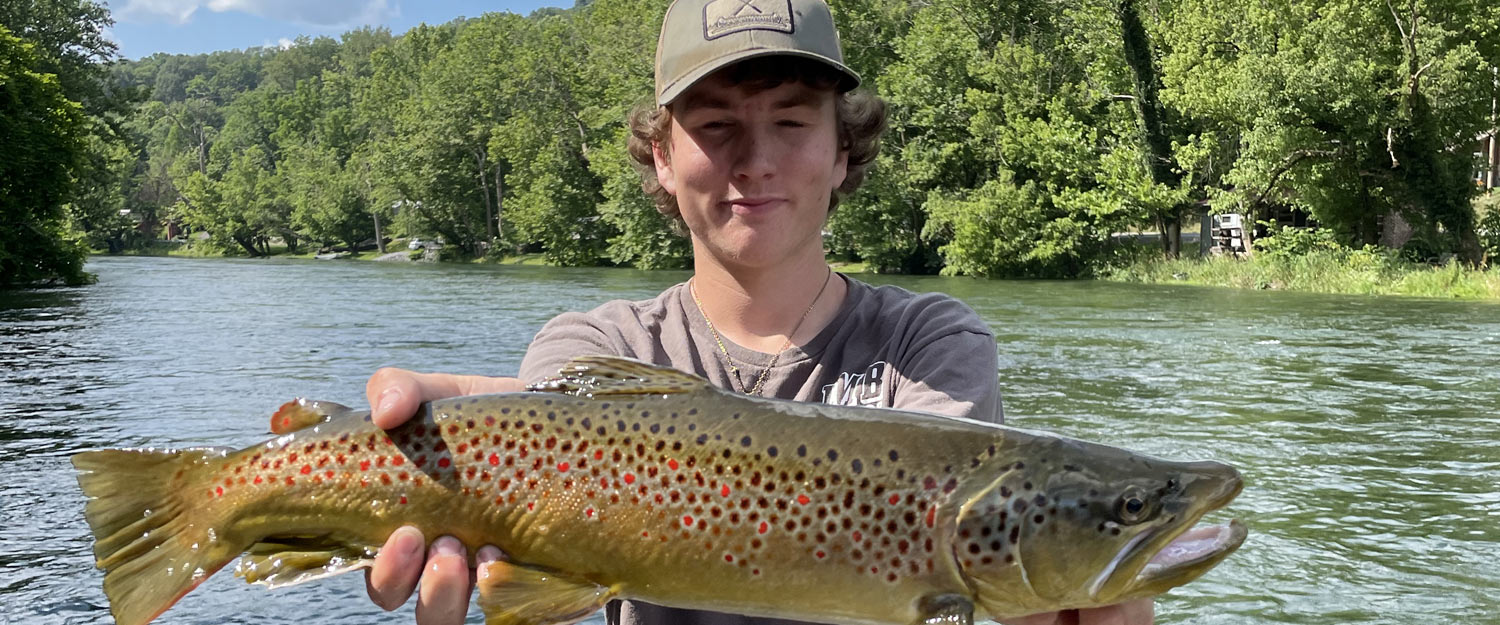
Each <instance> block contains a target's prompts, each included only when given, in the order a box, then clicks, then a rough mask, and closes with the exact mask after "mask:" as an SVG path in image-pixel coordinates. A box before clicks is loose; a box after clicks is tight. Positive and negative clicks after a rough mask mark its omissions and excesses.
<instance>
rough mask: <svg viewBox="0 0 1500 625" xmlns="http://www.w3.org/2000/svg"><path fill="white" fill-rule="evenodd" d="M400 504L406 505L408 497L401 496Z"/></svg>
mask: <svg viewBox="0 0 1500 625" xmlns="http://www.w3.org/2000/svg"><path fill="white" fill-rule="evenodd" d="M400 502H401V503H406V495H402V496H401V499H400Z"/></svg>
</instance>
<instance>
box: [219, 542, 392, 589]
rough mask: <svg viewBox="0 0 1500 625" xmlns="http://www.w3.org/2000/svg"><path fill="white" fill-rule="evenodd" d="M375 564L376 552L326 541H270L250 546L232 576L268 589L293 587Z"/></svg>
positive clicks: (369, 548)
mask: <svg viewBox="0 0 1500 625" xmlns="http://www.w3.org/2000/svg"><path fill="white" fill-rule="evenodd" d="M374 562H375V549H374V548H372V547H361V546H358V545H351V544H348V543H343V542H338V541H334V540H331V539H328V538H314V539H303V538H285V539H276V538H269V539H265V540H262V541H261V542H258V543H255V544H254V545H251V546H250V549H248V550H247V551H246V552H245V555H244V556H242V557H241V558H240V563H239V564H238V565H237V566H235V567H234V574H235V575H236V576H238V577H241V578H244V580H245V581H247V582H250V583H252V584H262V585H264V586H266V587H267V588H281V587H282V586H295V585H297V584H301V583H303V582H310V581H313V580H315V579H323V578H325V577H332V576H334V575H338V574H340V573H347V572H349V571H353V570H355V569H362V568H367V567H369V566H370V565H371V564H374Z"/></svg>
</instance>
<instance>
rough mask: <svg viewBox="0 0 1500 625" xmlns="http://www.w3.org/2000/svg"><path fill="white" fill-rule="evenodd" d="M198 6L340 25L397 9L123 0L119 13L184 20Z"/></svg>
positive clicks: (322, 1)
mask: <svg viewBox="0 0 1500 625" xmlns="http://www.w3.org/2000/svg"><path fill="white" fill-rule="evenodd" d="M199 9H207V10H209V11H213V12H215V13H226V12H230V11H234V12H238V13H247V14H250V15H254V16H257V17H264V18H266V19H270V20H276V21H281V22H292V23H295V24H303V25H310V26H327V27H340V28H347V27H353V26H362V25H365V24H382V23H385V22H386V20H388V19H390V18H392V17H395V16H396V15H397V14H399V12H400V10H399V8H398V7H395V6H392V5H391V3H390V2H389V1H388V0H315V1H308V0H126V3H125V7H124V8H122V9H120V12H119V16H120V19H122V20H127V21H135V20H141V21H151V20H166V21H170V22H174V23H177V24H185V23H187V22H188V21H189V20H191V19H192V17H193V14H194V13H196V12H198V10H199Z"/></svg>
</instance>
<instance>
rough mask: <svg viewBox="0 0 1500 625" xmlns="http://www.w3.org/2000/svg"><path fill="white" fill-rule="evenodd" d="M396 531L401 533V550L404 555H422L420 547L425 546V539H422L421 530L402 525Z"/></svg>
mask: <svg viewBox="0 0 1500 625" xmlns="http://www.w3.org/2000/svg"><path fill="white" fill-rule="evenodd" d="M396 532H397V533H399V534H401V543H400V545H401V550H402V551H405V552H406V555H408V556H411V557H413V558H415V557H419V556H421V555H422V548H423V547H425V546H426V541H425V540H423V539H422V530H419V529H417V528H415V527H412V526H410V525H404V526H402V527H400V528H398V529H397V530H396Z"/></svg>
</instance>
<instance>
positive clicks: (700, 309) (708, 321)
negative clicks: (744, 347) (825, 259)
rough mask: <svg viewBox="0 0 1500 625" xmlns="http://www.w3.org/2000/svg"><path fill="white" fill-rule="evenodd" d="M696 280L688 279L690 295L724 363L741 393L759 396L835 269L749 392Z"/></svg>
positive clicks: (831, 269)
mask: <svg viewBox="0 0 1500 625" xmlns="http://www.w3.org/2000/svg"><path fill="white" fill-rule="evenodd" d="M696 279H697V276H694V277H693V278H689V279H688V293H691V294H692V296H693V304H694V305H695V306H697V307H698V314H700V315H702V316H703V323H705V324H707V325H708V332H709V334H712V335H713V337H714V342H715V343H717V344H718V345H719V353H720V354H723V355H724V361H725V362H727V363H729V371H730V372H731V373H733V374H734V376H733V380H734V381H735V382H737V383H739V387H740V392H741V393H744V394H746V395H759V394H760V391H761V389H762V388H763V387H764V386H765V385H766V377H767V376H769V375H770V374H771V369H774V368H776V363H777V362H778V361H780V360H781V352H784V351H786V349H787V348H788V347H791V346H792V337H793V336H796V335H797V331H798V330H801V329H802V322H803V321H807V315H808V313H811V312H812V309H813V306H816V305H817V304H818V300H820V299H823V292H824V291H827V290H828V283H829V282H833V268H832V267H829V268H828V276H827V277H825V278H823V287H822V288H820V289H818V294H817V295H814V296H813V300H812V301H811V302H808V304H807V309H806V310H803V311H802V316H801V317H798V318H797V325H795V326H792V331H791V333H790V334H787V335H786V340H784V341H782V342H781V347H780V348H779V349H777V350H776V353H775V354H774V355H772V356H771V363H770V364H768V365H766V368H765V369H761V371H760V375H759V376H757V377H756V378H755V387H754V388H752V389H750V390H748V391H747V390H745V380H743V379H741V378H740V368H739V366H738V365H736V364H735V363H734V358H732V357H730V355H729V350H728V349H725V348H724V339H722V338H720V337H719V330H718V329H716V328H714V322H713V320H711V319H709V318H708V313H707V312H705V311H704V310H703V302H702V300H699V299H698V288H697V287H696V286H695V283H694V282H693V280H696Z"/></svg>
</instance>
